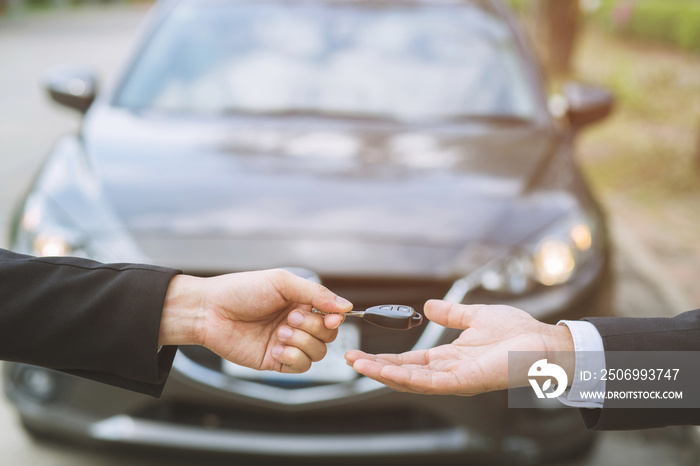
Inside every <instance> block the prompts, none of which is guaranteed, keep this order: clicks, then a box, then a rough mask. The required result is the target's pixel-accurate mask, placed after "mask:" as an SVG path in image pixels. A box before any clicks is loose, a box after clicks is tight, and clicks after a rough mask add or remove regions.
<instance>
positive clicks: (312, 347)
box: [277, 325, 326, 362]
mask: <svg viewBox="0 0 700 466" xmlns="http://www.w3.org/2000/svg"><path fill="white" fill-rule="evenodd" d="M277 338H279V340H280V341H281V342H282V343H284V344H285V345H287V346H294V347H296V348H299V349H300V350H302V351H303V352H304V353H305V354H306V355H307V356H308V357H309V359H311V360H312V361H314V362H316V361H320V360H321V359H323V357H324V356H325V355H326V344H325V343H324V342H322V341H321V340H317V339H316V338H314V337H313V336H311V335H309V334H308V333H306V332H304V331H302V330H297V329H292V328H290V327H287V326H286V325H283V326H282V327H280V328H279V330H278V331H277Z"/></svg>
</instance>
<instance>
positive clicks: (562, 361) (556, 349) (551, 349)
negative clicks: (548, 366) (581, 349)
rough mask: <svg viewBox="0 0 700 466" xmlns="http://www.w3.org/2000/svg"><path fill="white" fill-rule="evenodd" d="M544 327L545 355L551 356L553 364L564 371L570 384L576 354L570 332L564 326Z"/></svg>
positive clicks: (574, 368) (548, 325)
mask: <svg viewBox="0 0 700 466" xmlns="http://www.w3.org/2000/svg"><path fill="white" fill-rule="evenodd" d="M544 325H546V329H545V331H544V338H545V345H546V348H547V354H548V355H551V358H552V360H553V362H554V363H556V364H557V365H559V366H560V367H561V368H562V369H564V371H565V372H566V375H567V376H568V378H569V381H570V382H571V381H573V376H574V371H575V370H576V352H575V347H574V338H573V336H572V335H571V331H570V330H569V327H567V326H566V325H550V324H544Z"/></svg>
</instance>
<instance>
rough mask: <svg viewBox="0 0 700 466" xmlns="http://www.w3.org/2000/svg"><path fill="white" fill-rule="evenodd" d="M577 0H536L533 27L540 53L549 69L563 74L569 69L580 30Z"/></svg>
mask: <svg viewBox="0 0 700 466" xmlns="http://www.w3.org/2000/svg"><path fill="white" fill-rule="evenodd" d="M579 16H580V14H579V3H578V0H538V1H537V2H536V3H535V30H536V31H537V35H538V36H539V38H538V42H539V44H540V49H541V50H540V53H541V56H542V59H543V61H544V65H545V66H546V68H547V70H548V71H549V73H550V74H551V75H552V76H554V77H560V78H565V77H567V76H569V75H570V74H571V73H572V71H573V70H572V66H571V63H572V56H573V53H574V47H575V45H576V37H577V35H578V30H579V23H580V18H579Z"/></svg>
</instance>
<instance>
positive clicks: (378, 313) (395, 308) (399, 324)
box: [362, 304, 423, 330]
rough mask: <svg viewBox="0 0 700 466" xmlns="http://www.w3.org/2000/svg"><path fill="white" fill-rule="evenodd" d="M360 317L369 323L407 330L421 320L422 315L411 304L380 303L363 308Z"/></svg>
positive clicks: (417, 324) (418, 323)
mask: <svg viewBox="0 0 700 466" xmlns="http://www.w3.org/2000/svg"><path fill="white" fill-rule="evenodd" d="M362 318H363V319H364V320H365V321H367V322H369V323H370V324H373V325H376V326H378V327H384V328H390V329H393V330H408V329H409V328H413V327H417V326H419V325H420V324H421V323H422V322H423V316H422V315H420V314H419V313H417V312H416V311H415V310H414V309H413V308H412V307H411V306H404V305H402V304H382V305H380V306H373V307H370V308H369V309H365V311H364V312H363V315H362Z"/></svg>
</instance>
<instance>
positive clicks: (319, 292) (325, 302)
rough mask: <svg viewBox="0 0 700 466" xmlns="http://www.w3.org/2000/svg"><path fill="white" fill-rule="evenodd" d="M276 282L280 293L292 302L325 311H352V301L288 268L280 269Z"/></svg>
mask: <svg viewBox="0 0 700 466" xmlns="http://www.w3.org/2000/svg"><path fill="white" fill-rule="evenodd" d="M279 273H280V275H279V278H277V277H275V278H276V280H275V284H276V286H277V290H278V291H279V292H280V294H281V295H282V296H283V297H284V298H285V299H287V300H288V301H290V302H295V303H299V304H310V305H311V306H313V307H315V308H316V309H318V310H321V311H325V312H350V311H351V310H352V303H351V302H350V301H348V300H347V299H345V298H343V297H340V296H338V295H337V294H335V293H333V292H332V291H331V290H329V289H328V288H326V287H325V286H323V285H319V284H318V283H314V282H312V281H309V280H307V279H305V278H301V277H298V276H296V275H294V274H293V273H291V272H288V271H286V270H281V271H279Z"/></svg>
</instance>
